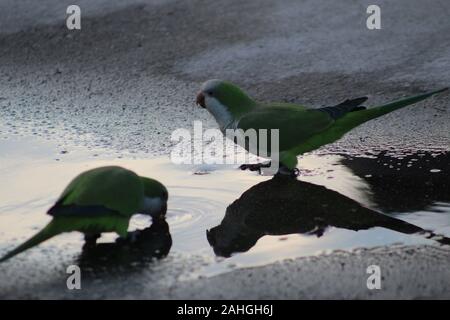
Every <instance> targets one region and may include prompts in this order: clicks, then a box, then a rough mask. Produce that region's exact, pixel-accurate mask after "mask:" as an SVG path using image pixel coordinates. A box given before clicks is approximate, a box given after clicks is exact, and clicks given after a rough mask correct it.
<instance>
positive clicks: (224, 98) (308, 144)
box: [197, 80, 448, 176]
mask: <svg viewBox="0 0 450 320" xmlns="http://www.w3.org/2000/svg"><path fill="white" fill-rule="evenodd" d="M447 89H448V88H444V89H441V90H437V91H433V92H429V93H424V94H420V95H417V96H413V97H409V98H405V99H401V100H398V101H395V102H391V103H388V104H385V105H382V106H378V107H374V108H370V109H366V108H365V107H363V106H361V104H362V103H363V102H365V101H366V100H367V97H361V98H357V99H352V100H346V101H344V102H342V103H340V104H338V105H336V106H333V107H325V108H319V109H310V108H306V107H304V106H302V105H298V104H293V103H279V102H271V103H264V102H257V101H255V100H253V99H252V98H251V97H250V96H248V95H247V94H246V93H245V92H244V91H243V90H241V89H240V88H239V87H237V86H236V85H234V84H232V83H230V82H227V81H222V80H209V81H207V82H205V83H204V84H203V85H202V87H201V90H200V92H199V93H198V95H197V104H198V105H200V106H201V107H203V108H206V109H207V110H208V111H209V112H210V113H211V114H212V115H213V116H214V118H215V119H216V121H217V123H218V125H219V127H220V130H221V131H222V133H224V134H226V131H227V130H228V129H231V130H237V129H242V130H243V131H244V132H245V131H246V130H248V129H254V130H256V131H258V130H259V129H266V130H268V131H270V130H271V129H278V130H279V152H276V150H274V151H273V152H271V150H270V145H268V146H267V150H261V146H260V145H259V144H258V145H257V146H255V145H254V146H253V147H251V146H249V144H248V142H247V143H243V144H242V143H240V145H241V146H242V147H244V148H245V149H246V150H247V151H251V150H257V151H258V152H257V153H258V155H261V154H262V153H263V152H262V151H265V152H264V154H267V155H268V156H269V157H270V158H272V159H273V158H274V155H275V154H276V155H277V157H278V158H279V162H280V167H279V170H278V173H281V174H289V175H293V176H296V175H297V174H298V170H297V169H296V166H297V156H298V155H301V154H303V153H305V152H309V151H313V150H315V149H317V148H319V147H321V146H323V145H326V144H329V143H333V142H335V141H337V140H339V139H340V138H341V137H342V136H343V135H344V134H346V133H347V132H349V131H350V130H351V129H353V128H355V127H357V126H359V125H360V124H362V123H364V122H366V121H369V120H372V119H375V118H377V117H380V116H382V115H385V114H387V113H389V112H392V111H395V110H397V109H400V108H403V107H406V106H408V105H410V104H413V103H416V102H419V101H421V100H424V99H426V98H428V97H430V96H432V95H433V94H436V93H439V92H443V91H445V90H447ZM250 143H251V141H250ZM269 166H270V163H269V164H267V163H266V164H264V163H262V164H254V165H247V164H244V165H242V166H241V169H243V170H245V169H250V170H252V171H254V170H260V168H262V167H269Z"/></svg>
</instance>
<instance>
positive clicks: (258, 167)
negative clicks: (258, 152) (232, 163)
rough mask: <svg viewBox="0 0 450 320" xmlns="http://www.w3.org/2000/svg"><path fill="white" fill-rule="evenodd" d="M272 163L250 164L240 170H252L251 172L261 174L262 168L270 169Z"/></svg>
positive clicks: (242, 166) (243, 165) (244, 165)
mask: <svg viewBox="0 0 450 320" xmlns="http://www.w3.org/2000/svg"><path fill="white" fill-rule="evenodd" d="M270 166H271V162H270V161H268V162H262V163H250V164H242V165H241V166H240V167H239V169H241V170H250V171H259V172H260V173H261V168H270Z"/></svg>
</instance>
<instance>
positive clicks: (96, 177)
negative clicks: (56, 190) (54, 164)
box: [48, 166, 144, 217]
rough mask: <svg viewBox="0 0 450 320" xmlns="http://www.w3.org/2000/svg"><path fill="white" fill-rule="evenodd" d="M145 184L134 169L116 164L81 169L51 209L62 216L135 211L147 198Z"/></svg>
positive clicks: (55, 214)
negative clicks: (84, 170) (85, 169)
mask: <svg viewBox="0 0 450 320" xmlns="http://www.w3.org/2000/svg"><path fill="white" fill-rule="evenodd" d="M143 195H144V188H143V185H142V182H141V179H140V177H139V176H138V175H136V174H135V173H134V172H132V171H130V170H127V169H124V168H121V167H116V166H109V167H100V168H95V169H92V170H89V171H86V172H83V173H81V174H80V175H79V176H77V177H76V178H75V179H74V180H73V181H72V182H71V183H70V184H69V185H68V186H67V188H66V189H65V190H64V191H63V193H62V194H61V196H60V198H59V199H58V201H57V202H56V204H55V206H53V207H52V208H50V210H49V211H48V213H49V214H50V215H52V216H54V217H58V216H74V217H75V216H91V215H96V216H102V215H114V214H117V215H121V216H124V217H130V216H131V215H133V214H135V213H136V212H137V211H138V210H139V208H140V206H141V204H142V201H143Z"/></svg>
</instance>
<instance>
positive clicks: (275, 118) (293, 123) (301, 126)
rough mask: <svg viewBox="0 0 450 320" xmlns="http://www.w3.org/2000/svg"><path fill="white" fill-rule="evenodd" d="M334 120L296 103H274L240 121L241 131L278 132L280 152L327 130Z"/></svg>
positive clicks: (246, 115)
mask: <svg viewBox="0 0 450 320" xmlns="http://www.w3.org/2000/svg"><path fill="white" fill-rule="evenodd" d="M333 123H334V120H333V119H332V118H331V117H330V116H329V115H328V114H327V113H324V112H319V111H316V110H313V109H306V108H304V107H302V106H299V105H294V104H281V103H278V104H271V105H266V106H262V107H261V108H258V109H256V110H254V111H252V112H250V113H247V114H245V115H244V116H243V117H242V118H240V119H239V121H238V122H237V128H238V129H242V130H244V131H245V130H248V129H255V130H256V131H258V130H259V129H267V130H270V129H278V130H279V138H280V140H279V150H280V151H285V150H289V149H291V148H293V147H295V146H297V145H298V144H300V143H302V141H305V140H306V139H308V138H309V137H311V136H313V135H315V134H317V133H319V132H322V131H324V130H326V129H327V128H328V127H330V126H331V125H332V124H333Z"/></svg>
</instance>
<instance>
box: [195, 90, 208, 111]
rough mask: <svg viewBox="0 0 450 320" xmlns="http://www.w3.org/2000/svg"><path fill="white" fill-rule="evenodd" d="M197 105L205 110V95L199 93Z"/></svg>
mask: <svg viewBox="0 0 450 320" xmlns="http://www.w3.org/2000/svg"><path fill="white" fill-rule="evenodd" d="M196 103H197V105H199V106H200V107H202V108H206V106H205V95H204V94H203V92H201V91H200V92H199V93H198V94H197V100H196Z"/></svg>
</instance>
